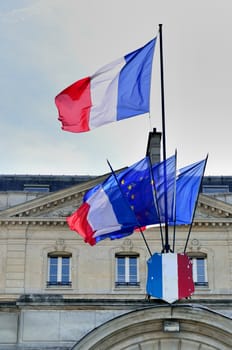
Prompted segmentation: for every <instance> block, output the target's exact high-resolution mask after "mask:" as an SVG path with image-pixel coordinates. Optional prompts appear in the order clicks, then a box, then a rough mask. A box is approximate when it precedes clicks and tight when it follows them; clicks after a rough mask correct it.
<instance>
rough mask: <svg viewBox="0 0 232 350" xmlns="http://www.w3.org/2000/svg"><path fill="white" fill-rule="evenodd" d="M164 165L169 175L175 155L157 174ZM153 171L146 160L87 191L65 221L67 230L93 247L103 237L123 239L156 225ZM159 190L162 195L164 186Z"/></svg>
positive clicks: (162, 163)
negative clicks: (135, 231)
mask: <svg viewBox="0 0 232 350" xmlns="http://www.w3.org/2000/svg"><path fill="white" fill-rule="evenodd" d="M166 163H167V171H168V172H169V171H171V169H173V164H174V163H175V156H172V157H170V158H168V159H167V160H166V161H165V162H160V163H158V164H156V165H155V166H154V169H155V171H156V173H159V171H158V169H159V167H161V168H163V166H164V165H165V166H166ZM152 172H153V168H151V165H150V161H149V158H148V157H145V158H143V159H142V160H140V161H139V162H137V163H135V164H133V165H132V166H130V167H128V168H126V169H125V170H123V171H121V172H119V173H118V174H112V175H110V176H109V177H108V178H107V179H106V180H105V181H104V182H103V183H102V184H99V185H97V186H95V187H93V188H92V189H90V190H89V191H87V192H86V194H85V195H84V198H83V204H82V205H81V207H80V208H79V209H77V211H76V212H75V213H73V214H72V215H71V216H70V217H68V218H67V222H68V225H69V227H70V229H71V230H74V231H76V232H77V233H79V234H80V235H81V236H82V237H83V238H84V240H85V242H87V243H89V244H91V245H93V244H95V243H97V242H99V241H100V240H102V239H105V238H110V239H117V238H122V237H125V236H126V235H129V234H132V233H133V232H134V230H135V229H137V228H142V229H144V227H146V226H148V225H153V224H159V223H160V215H159V212H158V210H157V204H156V202H155V196H154V183H153V175H152ZM160 173H161V172H160ZM161 182H162V181H161ZM158 190H159V195H160V196H161V195H162V191H163V187H162V186H161V187H160V188H159V189H158Z"/></svg>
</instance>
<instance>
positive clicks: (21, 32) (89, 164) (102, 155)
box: [0, 0, 232, 175]
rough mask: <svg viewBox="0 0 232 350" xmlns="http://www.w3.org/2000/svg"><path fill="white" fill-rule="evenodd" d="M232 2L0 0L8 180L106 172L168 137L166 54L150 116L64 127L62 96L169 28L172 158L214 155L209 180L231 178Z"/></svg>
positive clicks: (1, 142) (0, 140) (0, 141)
mask: <svg viewBox="0 0 232 350" xmlns="http://www.w3.org/2000/svg"><path fill="white" fill-rule="evenodd" d="M231 13H232V2H231V0H220V1H216V0H215V1H214V0H204V1H202V0H195V1H191V2H190V1H186V0H179V1H178V0H176V1H171V0H170V1H168V0H162V1H161V0H160V1H157V0H143V1H141V0H117V1H112V0H97V1H96V0H95V1H94V0H7V1H1V2H0V62H1V65H0V77H1V78H0V92H1V94H0V112H1V137H0V150H1V151H0V152H1V153H0V154H1V163H0V169H1V170H0V173H2V174H28V173H31V174H76V175H83V174H90V175H91V174H99V175H100V174H103V173H106V172H109V167H108V165H107V162H106V159H109V161H110V162H111V164H112V166H113V168H115V169H118V168H121V167H124V166H127V165H131V164H133V163H134V162H136V161H137V160H139V159H140V158H142V157H144V155H145V152H146V145H147V139H148V133H149V131H151V130H152V129H153V128H154V127H156V128H157V130H158V131H161V107H160V105H161V103H160V70H159V50H158V48H159V47H158V46H157V48H156V52H155V56H154V63H153V74H152V93H151V113H150V116H148V115H143V116H139V117H135V118H131V119H129V120H126V121H122V122H118V123H114V124H108V125H107V126H104V127H101V128H98V129H95V130H93V131H91V132H88V133H83V134H73V133H69V132H64V131H62V130H61V125H60V122H59V121H58V120H57V116H58V113H57V109H56V106H55V104H54V97H55V96H56V95H57V94H58V93H59V92H60V91H61V90H63V89H64V88H65V87H67V86H68V85H70V84H71V83H73V82H74V81H76V80H79V79H81V78H83V77H85V76H88V75H90V74H93V73H94V72H95V71H96V70H97V69H98V68H100V67H101V66H103V65H105V64H106V63H109V62H111V61H113V60H115V59H116V58H119V57H121V56H123V55H125V54H127V53H129V52H131V51H133V50H135V49H137V48H139V47H141V46H143V45H144V44H145V43H147V42H148V41H150V40H151V39H152V38H153V37H154V36H156V35H157V32H158V25H159V23H162V24H163V49H164V78H165V109H166V142H167V156H170V155H172V154H173V153H174V152H175V149H177V153H178V166H179V167H182V166H185V165H187V164H189V163H193V162H195V161H198V160H201V159H203V158H204V157H205V156H206V154H209V159H208V164H207V167H206V174H207V175H232V160H231V150H232V137H231V135H232V123H231V116H232V69H231V64H232V63H231V62H232V37H231V33H232V21H231Z"/></svg>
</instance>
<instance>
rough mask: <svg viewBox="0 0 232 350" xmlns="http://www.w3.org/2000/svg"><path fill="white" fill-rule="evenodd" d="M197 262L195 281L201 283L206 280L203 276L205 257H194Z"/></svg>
mask: <svg viewBox="0 0 232 350" xmlns="http://www.w3.org/2000/svg"><path fill="white" fill-rule="evenodd" d="M196 263H197V282H200V283H203V282H206V277H205V259H200V258H198V259H196Z"/></svg>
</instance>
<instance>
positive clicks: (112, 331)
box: [72, 305, 232, 350]
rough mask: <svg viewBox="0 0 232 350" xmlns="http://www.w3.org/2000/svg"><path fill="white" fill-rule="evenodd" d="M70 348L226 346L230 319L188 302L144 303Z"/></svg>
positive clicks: (196, 349) (220, 349)
mask: <svg viewBox="0 0 232 350" xmlns="http://www.w3.org/2000/svg"><path fill="white" fill-rule="evenodd" d="M72 349H73V350H87V349H88V350H184V349H185V350H186V349H187V350H230V349H232V320H231V319H230V318H228V317H225V316H223V315H221V314H219V313H217V312H215V311H212V310H210V309H207V308H204V307H201V306H197V307H196V306H192V305H173V306H169V305H167V306H159V307H148V308H144V309H140V310H136V311H132V312H129V313H127V314H124V315H122V316H119V317H117V318H114V319H113V320H111V321H108V322H106V323H104V324H103V325H101V326H100V327H98V328H96V329H95V330H93V331H91V332H90V333H89V334H87V335H86V336H85V337H84V338H82V339H81V340H80V341H79V342H78V343H77V344H75V346H73V348H72Z"/></svg>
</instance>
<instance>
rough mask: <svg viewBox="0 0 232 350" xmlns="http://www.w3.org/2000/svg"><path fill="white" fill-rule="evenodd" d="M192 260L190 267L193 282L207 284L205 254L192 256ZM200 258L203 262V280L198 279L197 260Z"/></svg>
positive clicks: (196, 284) (199, 284)
mask: <svg viewBox="0 0 232 350" xmlns="http://www.w3.org/2000/svg"><path fill="white" fill-rule="evenodd" d="M191 260H192V269H193V282H194V284H195V286H199V287H202V286H208V274H207V258H206V256H193V257H191ZM198 260H202V261H203V262H204V281H199V272H198V265H197V261H198Z"/></svg>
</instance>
